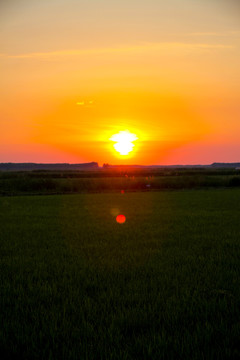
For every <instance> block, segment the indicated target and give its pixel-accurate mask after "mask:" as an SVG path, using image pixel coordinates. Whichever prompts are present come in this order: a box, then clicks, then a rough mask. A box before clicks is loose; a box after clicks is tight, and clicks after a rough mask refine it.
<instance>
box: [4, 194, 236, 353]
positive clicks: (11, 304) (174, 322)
mask: <svg viewBox="0 0 240 360" xmlns="http://www.w3.org/2000/svg"><path fill="white" fill-rule="evenodd" d="M119 214H122V215H124V216H125V218H126V221H125V222H124V223H122V224H119V223H118V222H117V221H116V216H117V215H119ZM239 250H240V189H239V188H229V189H200V190H195V189H193V190H179V191H174V190H171V191H167V190H165V191H162V192H158V191H155V192H125V193H120V191H119V192H112V193H96V194H88V193H83V194H72V195H41V196H38V195H34V196H28V195H25V196H12V197H10V196H5V197H0V324H1V326H0V352H1V358H2V359H25V360H28V359H29V360H30V359H31V360H32V359H67V360H71V359H89V360H94V359H121V360H128V359H129V360H130V359H131V360H133V359H134V360H135V359H149V360H150V359H151V360H154V359H163V360H165V359H183V360H186V359H191V360H194V359H238V358H240V345H239V343H240V342H239V338H240V306H239V305H240V286H239V279H240V256H239V255H240V251H239Z"/></svg>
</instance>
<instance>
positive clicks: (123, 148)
mask: <svg viewBox="0 0 240 360" xmlns="http://www.w3.org/2000/svg"><path fill="white" fill-rule="evenodd" d="M137 139H138V137H137V136H136V135H135V134H132V133H130V132H129V131H128V130H126V131H119V133H117V134H114V135H113V136H112V137H111V138H110V139H109V140H111V141H114V142H115V144H114V145H113V146H114V148H115V150H116V151H117V152H119V154H120V155H128V154H129V153H130V152H131V151H132V150H133V148H134V146H135V145H134V144H133V141H135V140H137Z"/></svg>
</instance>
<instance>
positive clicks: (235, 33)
mask: <svg viewBox="0 0 240 360" xmlns="http://www.w3.org/2000/svg"><path fill="white" fill-rule="evenodd" d="M186 35H188V36H209V37H211V36H213V37H227V36H240V30H230V31H224V32H221V31H209V32H204V31H202V32H193V33H189V34H186Z"/></svg>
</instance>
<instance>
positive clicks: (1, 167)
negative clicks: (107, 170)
mask: <svg viewBox="0 0 240 360" xmlns="http://www.w3.org/2000/svg"><path fill="white" fill-rule="evenodd" d="M98 168H99V167H98V163H97V162H90V163H84V164H68V163H63V164H37V163H0V171H37V170H49V171H51V170H53V171H54V170H58V171H61V170H97V169H98Z"/></svg>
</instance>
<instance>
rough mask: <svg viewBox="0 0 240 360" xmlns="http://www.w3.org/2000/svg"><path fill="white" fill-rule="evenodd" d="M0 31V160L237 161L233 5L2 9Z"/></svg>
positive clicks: (239, 86) (188, 0)
mask: <svg viewBox="0 0 240 360" xmlns="http://www.w3.org/2000/svg"><path fill="white" fill-rule="evenodd" d="M0 29H1V47H0V72H1V74H0V76H1V85H0V86H1V94H0V97H1V100H0V162H48V163H49V162H69V163H82V162H90V161H97V162H98V163H99V165H102V164H103V163H111V164H146V165H147V164H209V163H212V162H214V161H217V162H237V161H238V162H240V2H239V1H237V0H236V1H233V0H168V1H165V0H148V1H146V0H144V1H141V0H44V1H39V0H1V2H0ZM119 131H129V132H131V133H132V134H135V135H136V137H137V138H138V139H137V140H135V141H134V145H135V146H134V148H133V151H132V152H130V153H129V155H127V156H126V155H120V154H119V153H117V152H116V150H115V148H114V142H113V141H112V140H109V139H110V138H111V137H112V136H113V135H114V134H117V133H119Z"/></svg>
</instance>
